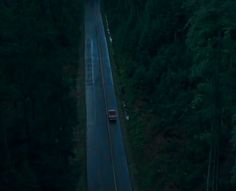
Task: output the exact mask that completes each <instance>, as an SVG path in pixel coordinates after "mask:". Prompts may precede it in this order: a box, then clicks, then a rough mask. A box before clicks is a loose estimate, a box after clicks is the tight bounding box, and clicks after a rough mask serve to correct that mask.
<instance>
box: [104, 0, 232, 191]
mask: <svg viewBox="0 0 236 191" xmlns="http://www.w3.org/2000/svg"><path fill="white" fill-rule="evenodd" d="M104 10H105V14H107V16H108V21H109V24H110V27H111V34H112V37H113V46H114V54H115V62H116V63H115V64H116V66H117V68H118V71H116V72H117V73H119V75H120V76H119V78H120V81H121V84H120V87H122V88H121V89H122V91H121V92H122V93H123V95H122V97H124V98H125V99H126V100H127V102H128V108H129V112H130V117H131V118H130V122H128V123H127V129H128V130H127V131H128V136H129V137H128V138H129V141H130V142H131V149H130V150H131V153H132V156H133V158H134V169H133V171H134V176H135V179H136V183H137V185H138V188H139V189H140V190H142V191H144V190H147V191H154V190H162V191H169V190H171V191H175V190H176V191H177V190H179V191H189V190H192V191H195V190H196V191H199V190H207V191H216V190H224V191H227V190H229V191H230V190H235V189H236V187H235V184H236V165H235V164H234V162H235V159H236V158H235V148H236V127H235V124H236V123H235V121H236V118H235V112H236V110H235V108H236V107H235V106H236V100H235V97H236V92H235V90H236V86H235V85H236V83H235V82H236V77H235V76H236V73H235V72H236V65H235V62H236V57H235V50H236V42H235V36H236V35H235V34H236V33H235V30H236V15H235V11H236V3H235V1H234V0H225V1H222V0H212V1H201V0H200V1H199V0H168V1H167V0H128V1H127V0H118V1H113V0H104Z"/></svg>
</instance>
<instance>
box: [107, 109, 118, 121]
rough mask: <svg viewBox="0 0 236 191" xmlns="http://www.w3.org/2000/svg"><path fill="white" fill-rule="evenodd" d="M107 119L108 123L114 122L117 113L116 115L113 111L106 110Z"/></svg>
mask: <svg viewBox="0 0 236 191" xmlns="http://www.w3.org/2000/svg"><path fill="white" fill-rule="evenodd" d="M108 119H109V121H116V119H117V113H116V110H115V109H109V110H108Z"/></svg>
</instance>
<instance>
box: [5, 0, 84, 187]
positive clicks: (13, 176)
mask: <svg viewBox="0 0 236 191" xmlns="http://www.w3.org/2000/svg"><path fill="white" fill-rule="evenodd" d="M82 11H83V10H82V3H81V1H77V0H57V1H54V0H34V1H32V0H4V1H0V151H1V154H0V190H1V191H52V190H57V191H60V190H61V191H65V190H67V191H69V190H75V188H76V186H77V185H78V178H79V176H80V174H79V167H78V165H79V163H78V162H75V161H77V159H76V157H77V153H75V152H74V143H73V132H74V128H75V127H76V126H78V119H77V115H76V114H77V108H76V101H77V100H76V99H77V97H76V96H75V95H74V94H73V92H74V91H75V78H76V75H77V67H78V53H79V50H78V44H79V39H80V38H81V34H80V32H81V27H82V22H81V21H82Z"/></svg>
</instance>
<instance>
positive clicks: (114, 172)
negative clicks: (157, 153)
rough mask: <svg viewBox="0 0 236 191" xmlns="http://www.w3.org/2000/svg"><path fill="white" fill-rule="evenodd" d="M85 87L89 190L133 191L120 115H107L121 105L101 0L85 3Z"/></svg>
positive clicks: (88, 0)
mask: <svg viewBox="0 0 236 191" xmlns="http://www.w3.org/2000/svg"><path fill="white" fill-rule="evenodd" d="M85 88H86V112H87V184H88V191H131V190H132V186H131V179H130V175H129V170H128V164H127V156H126V152H125V148H124V143H123V137H122V130H121V126H120V120H119V115H118V119H117V121H116V122H109V120H108V117H107V111H108V109H110V108H112V109H116V110H117V111H118V108H117V102H116V95H115V88H114V84H113V78H112V70H111V65H110V59H109V52H108V47H107V41H106V36H105V32H104V25H103V20H102V16H101V11H100V3H99V1H98V0H87V2H86V4H85Z"/></svg>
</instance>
